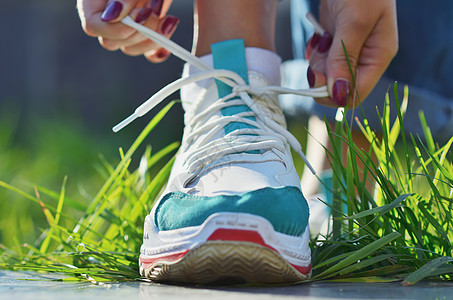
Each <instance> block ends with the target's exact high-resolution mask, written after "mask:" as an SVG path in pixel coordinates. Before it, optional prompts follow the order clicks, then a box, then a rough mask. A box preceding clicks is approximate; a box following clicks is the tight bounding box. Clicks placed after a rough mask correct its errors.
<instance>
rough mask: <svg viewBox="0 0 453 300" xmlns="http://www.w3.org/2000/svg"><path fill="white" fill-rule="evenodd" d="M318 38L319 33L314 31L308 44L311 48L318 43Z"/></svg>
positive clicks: (319, 37)
mask: <svg viewBox="0 0 453 300" xmlns="http://www.w3.org/2000/svg"><path fill="white" fill-rule="evenodd" d="M320 39H321V35H320V34H319V33H317V32H316V33H315V34H314V35H313V36H312V38H311V42H310V46H311V47H312V48H315V47H316V46H317V45H318V43H319V40H320Z"/></svg>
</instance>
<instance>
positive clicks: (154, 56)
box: [145, 48, 171, 63]
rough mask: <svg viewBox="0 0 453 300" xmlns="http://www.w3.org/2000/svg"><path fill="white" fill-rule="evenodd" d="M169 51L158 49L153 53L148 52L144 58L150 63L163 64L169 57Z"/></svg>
mask: <svg viewBox="0 0 453 300" xmlns="http://www.w3.org/2000/svg"><path fill="white" fill-rule="evenodd" d="M170 54H171V53H170V51H168V50H166V49H164V48H160V49H157V50H154V51H150V52H148V53H147V54H145V57H146V59H147V60H149V61H150V62H152V63H161V62H164V61H166V60H167V59H168V57H170Z"/></svg>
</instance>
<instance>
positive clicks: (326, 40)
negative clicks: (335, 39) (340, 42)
mask: <svg viewBox="0 0 453 300" xmlns="http://www.w3.org/2000/svg"><path fill="white" fill-rule="evenodd" d="M331 45H332V36H331V35H330V33H328V32H327V31H326V32H324V34H323V35H322V36H321V38H320V39H319V44H318V52H319V53H324V52H327V50H329V48H330V46H331Z"/></svg>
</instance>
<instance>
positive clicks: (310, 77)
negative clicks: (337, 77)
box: [307, 67, 316, 87]
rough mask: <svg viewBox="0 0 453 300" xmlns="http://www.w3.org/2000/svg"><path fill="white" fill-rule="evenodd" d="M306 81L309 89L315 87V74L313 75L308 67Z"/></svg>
mask: <svg viewBox="0 0 453 300" xmlns="http://www.w3.org/2000/svg"><path fill="white" fill-rule="evenodd" d="M307 80H308V84H309V85H310V87H314V86H315V82H316V78H315V73H313V70H312V69H311V68H310V67H308V69H307Z"/></svg>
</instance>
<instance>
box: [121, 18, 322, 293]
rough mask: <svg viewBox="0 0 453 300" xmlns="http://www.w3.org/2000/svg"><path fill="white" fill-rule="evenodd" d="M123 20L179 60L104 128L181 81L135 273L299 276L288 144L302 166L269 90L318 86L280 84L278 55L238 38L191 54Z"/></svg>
mask: <svg viewBox="0 0 453 300" xmlns="http://www.w3.org/2000/svg"><path fill="white" fill-rule="evenodd" d="M123 23H124V24H126V25H129V26H131V27H133V28H135V29H136V30H138V31H139V32H140V33H142V34H143V35H145V36H147V37H148V38H150V39H152V40H153V41H155V42H157V43H159V44H160V45H161V46H163V47H165V48H166V49H167V50H169V51H170V52H172V53H173V54H174V55H176V56H178V57H180V58H182V59H183V60H185V61H186V62H187V63H188V64H189V65H186V66H185V71H184V75H183V78H181V79H178V80H176V81H175V82H173V83H171V84H169V85H167V86H166V87H165V88H163V89H162V90H161V91H159V92H158V93H156V94H155V95H154V96H153V97H151V98H150V99H149V100H148V101H146V102H145V103H144V104H142V105H141V106H140V107H138V108H137V109H136V110H135V112H134V113H133V114H132V115H131V116H130V117H128V118H127V119H125V120H124V121H123V122H121V123H120V124H118V125H117V126H115V127H114V128H113V130H114V131H118V130H120V129H121V128H123V127H124V126H126V125H127V124H129V123H131V122H132V121H133V120H134V119H136V118H137V117H140V116H143V115H144V114H146V113H147V112H148V111H149V110H150V109H152V108H153V107H155V106H156V105H157V104H158V103H160V102H161V101H162V100H164V99H165V98H166V97H168V96H170V95H171V94H172V93H174V92H175V91H177V90H179V89H181V100H182V105H183V108H184V111H185V115H184V121H185V129H184V135H183V140H182V144H181V148H180V150H179V152H178V154H177V156H176V159H175V162H174V165H173V168H172V171H171V174H170V178H169V181H168V184H167V187H166V189H165V191H164V192H163V194H162V197H161V198H160V199H159V200H158V201H157V202H156V203H155V205H154V207H153V209H152V211H151V213H150V214H149V215H148V216H147V217H146V219H145V225H144V237H143V245H142V247H141V250H140V258H139V264H140V274H141V275H142V276H145V277H147V278H150V279H151V280H154V281H160V282H180V283H194V284H209V283H294V282H298V281H302V280H305V279H308V278H309V277H310V274H311V253H310V248H309V246H308V243H309V232H308V218H309V209H308V205H307V202H306V200H305V198H304V196H303V195H302V191H301V187H300V181H299V177H298V175H297V173H296V170H295V168H294V163H293V160H292V157H291V152H290V147H292V148H293V149H294V150H295V151H296V152H297V153H299V154H300V155H301V157H302V158H303V159H304V160H305V162H306V164H307V165H308V166H310V165H309V163H308V161H307V160H306V158H305V156H304V155H303V153H302V149H301V146H300V144H299V143H298V141H297V139H296V138H294V136H293V135H291V134H290V133H289V132H288V131H287V130H286V123H285V119H284V116H283V113H282V110H281V108H280V105H279V103H278V99H277V95H278V94H281V93H294V94H298V95H302V96H311V97H326V96H328V93H327V88H326V87H321V88H316V89H309V90H289V89H284V88H281V87H280V86H279V85H280V75H279V67H280V58H279V57H278V56H277V55H275V54H274V53H272V52H269V51H266V50H263V49H258V48H247V49H245V48H244V43H243V41H242V40H231V41H224V42H221V43H218V44H214V45H212V53H213V54H212V55H209V56H205V57H203V58H202V59H199V58H197V57H195V56H193V55H191V54H190V53H189V52H188V51H186V50H185V49H183V48H181V47H180V46H178V45H176V44H175V43H174V42H172V41H170V40H168V39H166V38H164V37H162V36H160V35H159V34H157V33H155V32H153V31H152V30H149V29H148V28H146V27H144V26H142V25H140V24H137V23H135V22H133V21H132V19H130V18H129V17H126V18H125V19H124V20H123ZM213 67H214V68H213ZM272 85H277V86H272ZM311 170H312V172H314V171H313V169H312V168H311Z"/></svg>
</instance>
